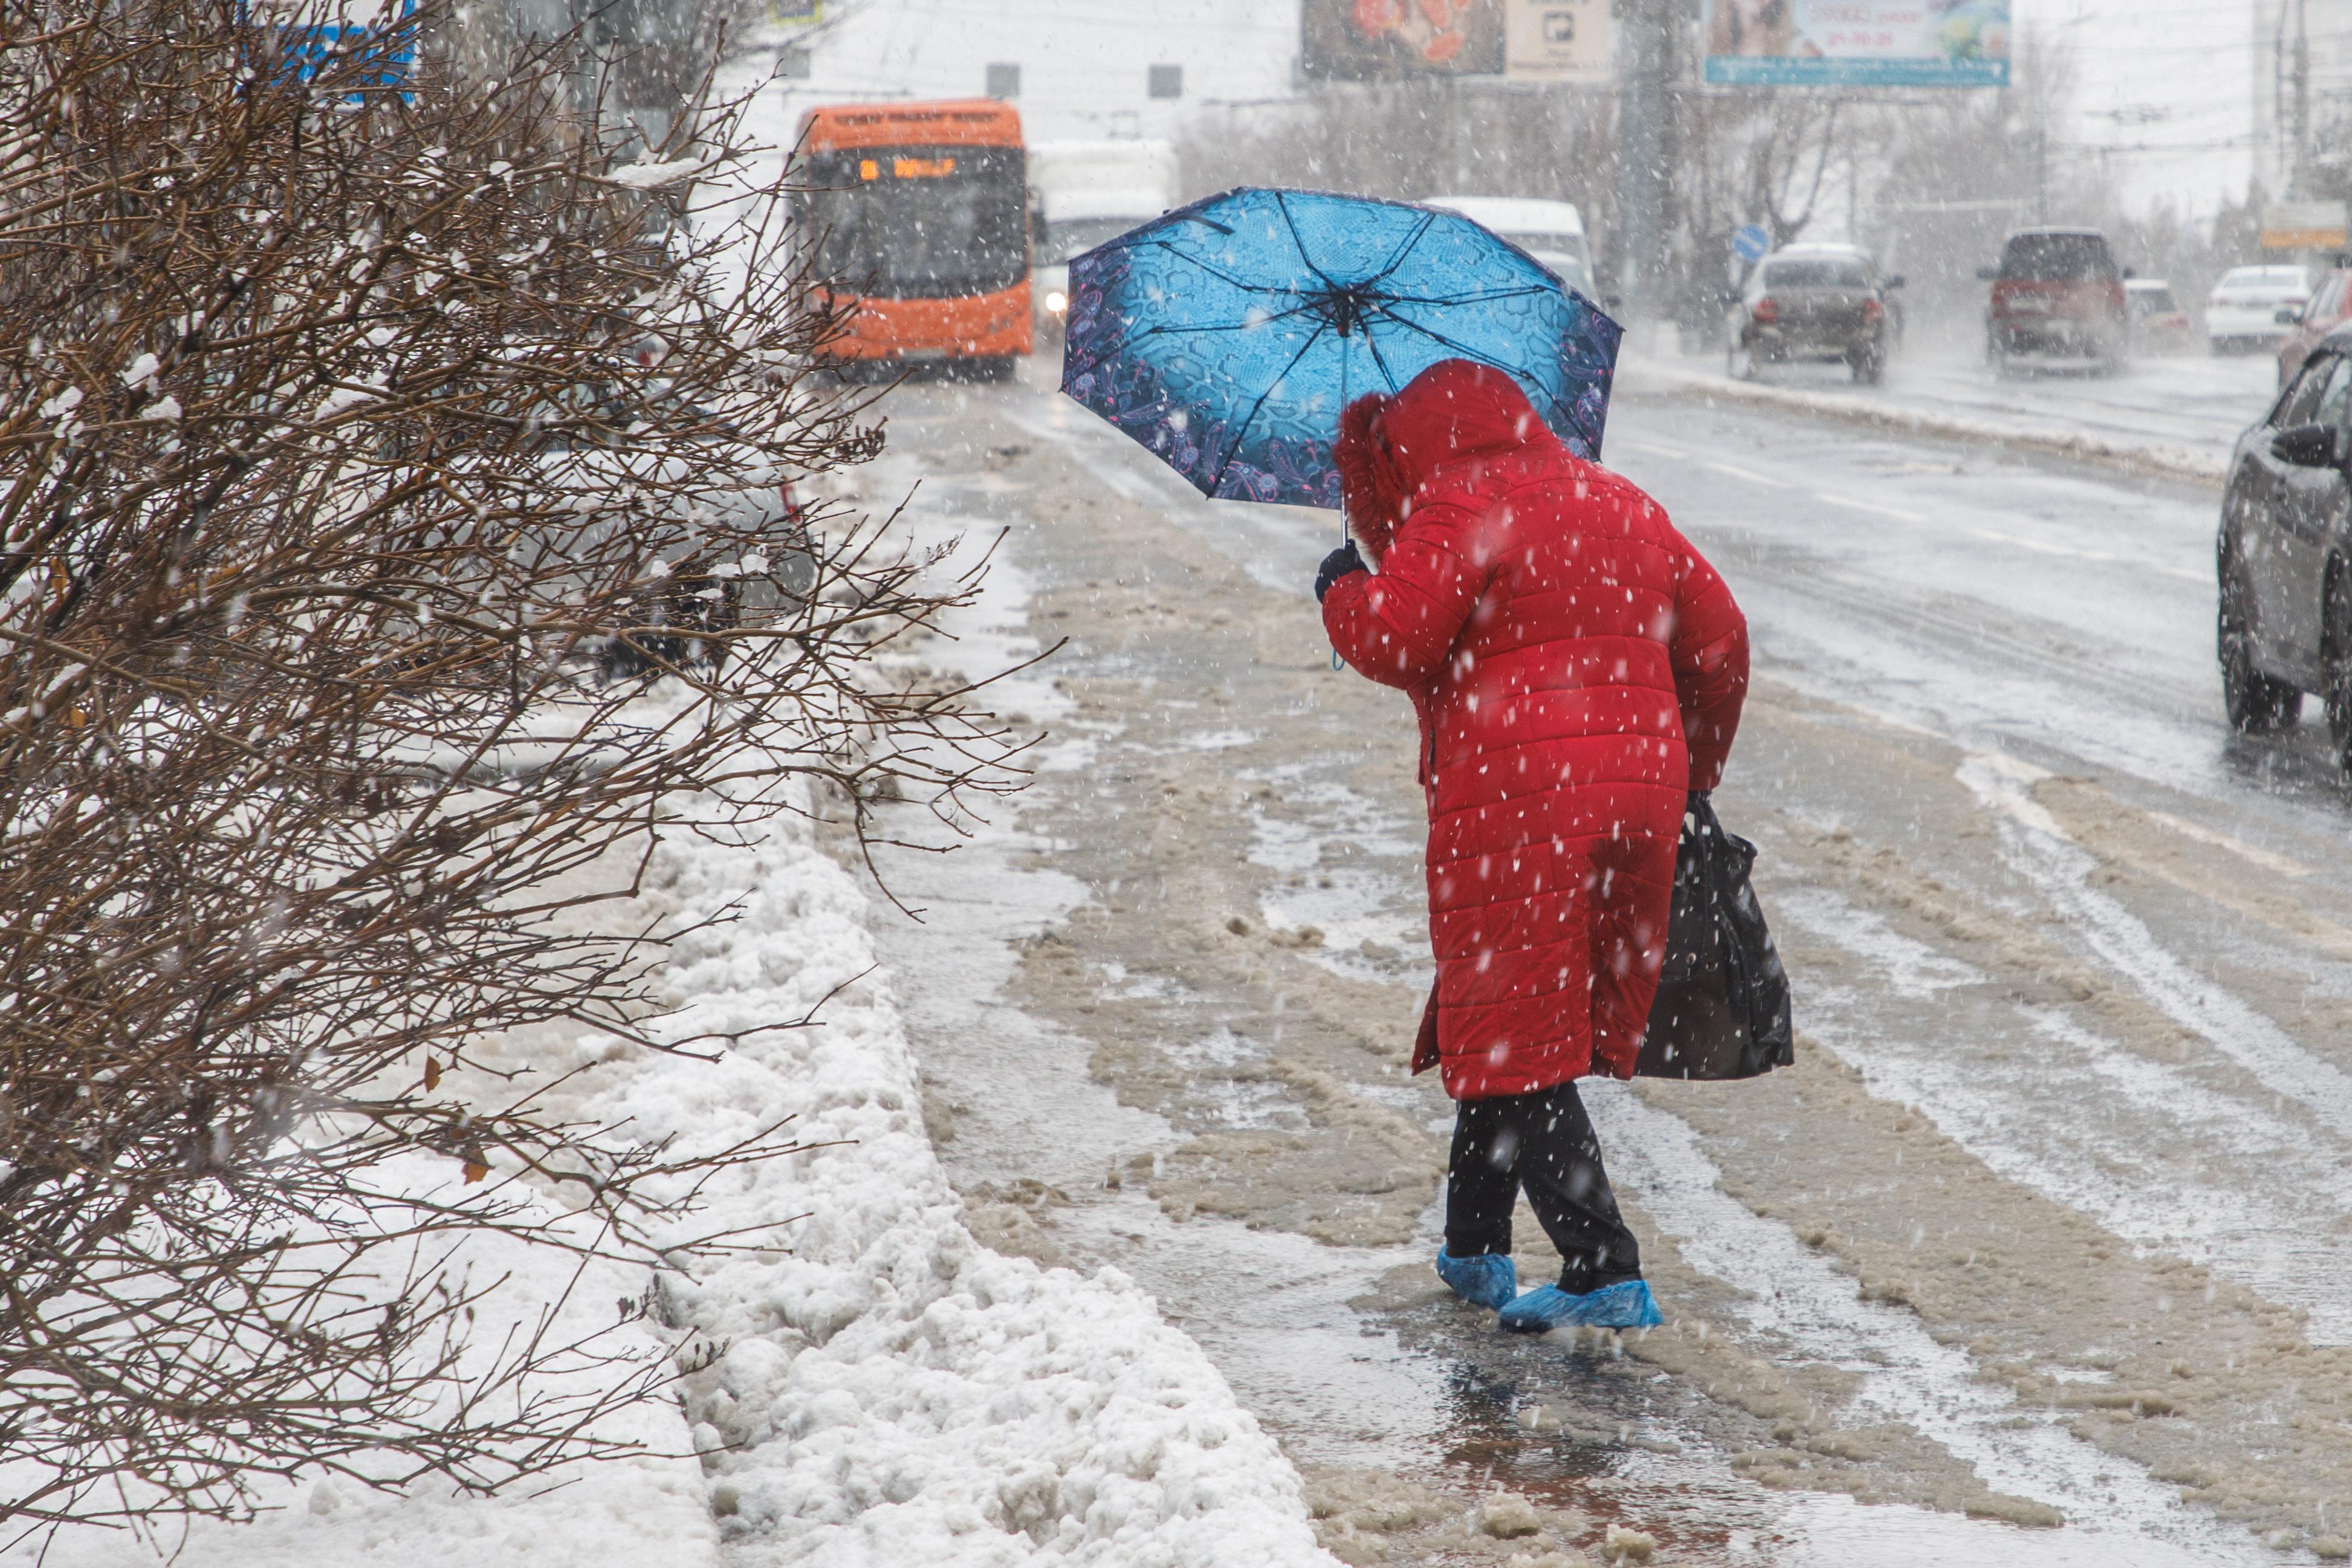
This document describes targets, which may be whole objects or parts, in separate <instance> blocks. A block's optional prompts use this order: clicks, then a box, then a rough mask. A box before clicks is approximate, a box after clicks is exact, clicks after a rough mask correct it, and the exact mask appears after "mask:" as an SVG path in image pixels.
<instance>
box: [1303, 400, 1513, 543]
mask: <svg viewBox="0 0 2352 1568" xmlns="http://www.w3.org/2000/svg"><path fill="white" fill-rule="evenodd" d="M1555 439H1557V437H1554V436H1553V435H1552V433H1551V431H1550V430H1549V429H1548V428H1547V427H1546V426H1545V425H1544V422H1543V420H1542V419H1541V418H1540V417H1539V416H1538V415H1537V413H1536V410H1535V405H1533V404H1531V403H1529V402H1528V395H1527V394H1526V393H1524V392H1522V391H1520V390H1519V384H1518V383H1517V381H1515V380H1513V379H1512V377H1511V376H1510V374H1508V373H1507V372H1504V371H1499V370H1496V369H1495V368H1494V367H1493V366H1491V365H1483V364H1478V363H1475V362H1473V361H1470V360H1466V359H1449V360H1441V361H1439V362H1438V363H1435V364H1433V365H1431V366H1430V367H1429V368H1428V369H1427V370H1425V371H1423V372H1422V373H1421V374H1419V375H1417V376H1414V377H1413V378H1412V380H1411V381H1409V382H1407V383H1406V384H1405V386H1404V390H1403V391H1402V392H1400V393H1398V394H1397V395H1395V396H1394V397H1382V396H1380V395H1372V396H1369V397H1360V398H1358V399H1357V400H1356V401H1355V402H1354V403H1351V404H1349V405H1348V408H1347V410H1346V412H1345V413H1344V414H1343V415H1342V416H1341V418H1340V421H1339V440H1337V441H1336V442H1334V443H1332V447H1331V456H1332V458H1333V460H1334V461H1335V462H1336V463H1337V464H1338V465H1339V475H1340V490H1341V493H1342V494H1343V496H1344V497H1345V498H1346V501H1347V509H1348V521H1349V526H1350V527H1351V528H1352V529H1353V530H1354V531H1355V535H1356V538H1357V539H1358V540H1359V541H1360V542H1362V544H1363V546H1364V549H1365V550H1366V552H1369V553H1370V556H1371V558H1372V559H1373V560H1374V561H1375V562H1377V561H1379V560H1380V558H1381V555H1382V554H1383V553H1385V552H1386V551H1387V550H1388V544H1389V540H1390V538H1391V535H1393V534H1394V533H1395V532H1396V528H1397V525H1398V524H1399V523H1401V522H1402V521H1404V519H1405V518H1406V516H1407V515H1408V514H1409V513H1410V512H1411V511H1412V495H1413V492H1414V491H1415V490H1418V489H1420V488H1421V487H1422V486H1423V484H1425V483H1426V482H1427V481H1428V479H1429V478H1430V476H1431V475H1432V474H1434V473H1435V472H1436V471H1437V470H1438V469H1439V468H1443V467H1444V466H1445V465H1446V464H1448V463H1452V462H1456V461H1459V460H1461V459H1463V458H1482V457H1500V456H1502V455H1504V454H1506V453H1509V452H1515V451H1517V450H1518V449H1519V448H1521V447H1526V446H1528V445H1529V444H1530V443H1533V442H1538V441H1543V442H1549V441H1553V440H1555Z"/></svg>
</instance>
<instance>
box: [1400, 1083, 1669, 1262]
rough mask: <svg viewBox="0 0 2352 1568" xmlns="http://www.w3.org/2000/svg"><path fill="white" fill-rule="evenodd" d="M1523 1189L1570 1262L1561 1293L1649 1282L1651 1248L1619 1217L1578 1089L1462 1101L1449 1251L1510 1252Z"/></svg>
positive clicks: (1448, 1178) (1449, 1206) (1452, 1171)
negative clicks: (1646, 1252)
mask: <svg viewBox="0 0 2352 1568" xmlns="http://www.w3.org/2000/svg"><path fill="white" fill-rule="evenodd" d="M1523 1187H1524V1188H1525V1189H1526V1190H1527V1194H1528V1207H1529V1208H1532V1209H1534V1210H1535V1211H1536V1218H1537V1220H1538V1222H1540V1223H1541V1224H1542V1226H1543V1227H1544V1234H1545V1235H1546V1236H1548V1237H1551V1244H1552V1246H1554V1247H1557V1248H1559V1255H1560V1258H1562V1259H1563V1260H1564V1263H1563V1267H1562V1268H1561V1269H1560V1277H1559V1288H1560V1289H1563V1290H1566V1291H1568V1292H1570V1294H1572V1295H1578V1296H1581V1295H1583V1294H1584V1293H1585V1292H1587V1291H1589V1290H1598V1289H1601V1287H1603V1286H1605V1285H1614V1284H1617V1283H1619V1282H1620V1281H1621V1280H1626V1279H1640V1278H1641V1277H1642V1249H1641V1247H1640V1246H1639V1245H1638V1244H1637V1243H1636V1242H1635V1241H1634V1240H1633V1232H1632V1231H1630V1230H1628V1229H1626V1228H1625V1222H1624V1220H1623V1219H1622V1218H1621V1217H1619V1215H1618V1213H1617V1198H1616V1194H1613V1193H1612V1192H1611V1191H1610V1190H1609V1176H1608V1173H1606V1172H1604V1171H1603V1170H1601V1141H1600V1140H1599V1139H1598V1138H1596V1137H1595V1136H1594V1135H1593V1131H1592V1122H1591V1119H1590V1118H1588V1117H1587V1116H1586V1115H1585V1114H1584V1102H1583V1101H1582V1100H1579V1099H1578V1098H1577V1095H1576V1085H1575V1084H1574V1083H1562V1084H1556V1085H1554V1086H1553V1087H1552V1088H1550V1089H1538V1090H1537V1091H1536V1092H1534V1093H1532V1094H1507V1095H1501V1096H1498V1097H1496V1098H1495V1099H1493V1100H1464V1101H1462V1103H1461V1105H1460V1107H1459V1108H1458V1109H1457V1110H1456V1112H1455V1114H1454V1153H1453V1157H1452V1159H1451V1160H1450V1161H1449V1162H1448V1163H1447V1165H1446V1169H1445V1250H1446V1251H1447V1252H1449V1253H1451V1254H1452V1255H1453V1256H1454V1257H1456V1258H1475V1257H1477V1256H1479V1255H1480V1254H1482V1253H1489V1252H1502V1253H1507V1252H1509V1251H1510V1250H1511V1207H1512V1205H1513V1203H1514V1202H1515V1201H1516V1200H1517V1196H1518V1194H1519V1190H1520V1189H1521V1188H1523Z"/></svg>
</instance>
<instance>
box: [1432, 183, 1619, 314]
mask: <svg viewBox="0 0 2352 1568" xmlns="http://www.w3.org/2000/svg"><path fill="white" fill-rule="evenodd" d="M1421 205H1423V206H1425V207H1444V209H1445V210H1446V211H1447V212H1454V213H1460V214H1461V215H1462V216H1464V217H1466V218H1468V219H1469V220H1470V221H1471V222H1472V223H1475V224H1477V225H1478V226H1481V227H1483V228H1487V229H1492V230H1493V231H1494V232H1495V233H1496V234H1499V235H1501V236H1502V237H1504V238H1505V239H1507V240H1509V241H1510V242H1511V243H1512V244H1513V245H1516V246H1517V247H1519V248H1520V249H1521V250H1524V251H1526V252H1527V253H1528V255H1529V256H1532V257H1534V258H1536V259H1537V260H1538V261H1540V262H1542V263H1543V264H1544V265H1545V266H1546V267H1549V268H1551V269H1552V270H1553V271H1554V272H1557V273H1558V274H1559V280H1560V281H1561V282H1563V283H1565V284H1567V285H1568V286H1569V287H1570V288H1571V289H1575V290H1576V291H1577V292H1578V293H1580V294H1581V295H1583V296H1584V297H1585V298H1586V299H1588V300H1591V301H1592V302H1593V303H1595V304H1602V303H1605V301H1603V300H1601V296H1600V295H1599V294H1598V293H1597V292H1595V291H1594V289H1593V285H1592V255H1591V251H1590V250H1588V249H1587V248H1586V247H1585V243H1584V215H1583V214H1582V213H1580V212H1579V211H1578V210H1577V209H1576V206H1575V205H1574V204H1573V203H1570V202H1555V201H1546V200H1541V199H1538V198H1537V197H1534V196H1431V197H1429V198H1428V199H1427V200H1425V201H1423V203H1422V204H1421Z"/></svg>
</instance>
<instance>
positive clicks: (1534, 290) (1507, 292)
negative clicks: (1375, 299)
mask: <svg viewBox="0 0 2352 1568" xmlns="http://www.w3.org/2000/svg"><path fill="white" fill-rule="evenodd" d="M1557 293H1559V289H1554V288H1550V287H1549V286H1546V285H1542V284H1530V285H1528V287H1527V288H1525V289H1496V290H1495V291H1494V292H1493V293H1491V294H1450V295H1448V296H1446V297H1445V298H1444V299H1443V300H1439V299H1433V298H1430V297H1428V296H1425V295H1421V294H1383V295H1381V304H1383V305H1485V304H1490V303H1492V302H1493V301H1495V300H1516V299H1517V298H1519V297H1520V296H1521V295H1523V294H1557Z"/></svg>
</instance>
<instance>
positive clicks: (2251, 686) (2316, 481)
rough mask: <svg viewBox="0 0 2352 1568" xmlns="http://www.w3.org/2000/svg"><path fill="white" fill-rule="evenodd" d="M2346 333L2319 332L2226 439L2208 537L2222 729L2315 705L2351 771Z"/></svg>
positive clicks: (2351, 519) (2350, 379)
mask: <svg viewBox="0 0 2352 1568" xmlns="http://www.w3.org/2000/svg"><path fill="white" fill-rule="evenodd" d="M2347 468H2352V328H2347V329H2342V330H2338V331H2333V332H2330V333H2329V334H2328V335H2327V336H2326V337H2325V338H2323V339H2322V340H2320V342H2319V346H2318V347H2317V348H2315V349H2314V350H2313V351H2312V353H2311V357H2310V358H2309V359H2307V360H2305V362H2304V365H2303V368H2302V370H2301V371H2299V372H2298V373H2297V374H2296V375H2295V377H2294V380H2293V381H2292V382H2290V383H2289V384H2287V386H2286V388H2285V389H2284V391H2282V392H2281V393H2280V394H2279V395H2278V399H2277V401H2276V402H2274V403H2273V405H2271V411H2270V414H2269V415H2268V416H2267V417H2265V418H2264V419H2263V422H2262V423H2261V424H2259V425H2256V426H2254V427H2253V428H2252V429H2251V430H2248V431H2247V432H2246V433H2245V434H2244V435H2242V436H2241V437H2238V445H2237V449H2236V451H2235V452H2234V453H2233V454H2232V455H2231V459H2230V479H2229V488H2228V489H2227V490H2225V491H2224V492H2223V495H2222V499H2221V531H2220V535H2219V538H2218V540H2217V542H2216V549H2217V566H2218V572H2219V577H2220V583H2221V595H2220V614H2219V640H2220V650H2219V651H2220V655H2221V690H2222V696H2223V699H2224V700H2225V701H2226V703H2227V704H2228V709H2229V715H2230V722H2231V724H2232V725H2234V726H2236V727H2237V728H2238V729H2240V730H2242V731H2249V732H2257V731H2273V730H2283V729H2286V728H2288V727H2290V726H2292V725H2293V724H2294V722H2295V720H2296V718H2297V717H2298V715H2299V713H2300V711H2301V710H2302V707H2303V694H2304V693H2305V692H2306V691H2310V692H2316V693H2318V694H2319V696H2320V698H2321V699H2322V700H2323V702H2324V703H2325V706H2326V713H2327V729H2328V735H2329V737H2330V739H2331V740H2332V741H2333V742H2334V745H2335V749H2336V755H2337V757H2338V758H2339V759H2341V760H2343V761H2344V762H2345V763H2347V766H2352V480H2347Z"/></svg>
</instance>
